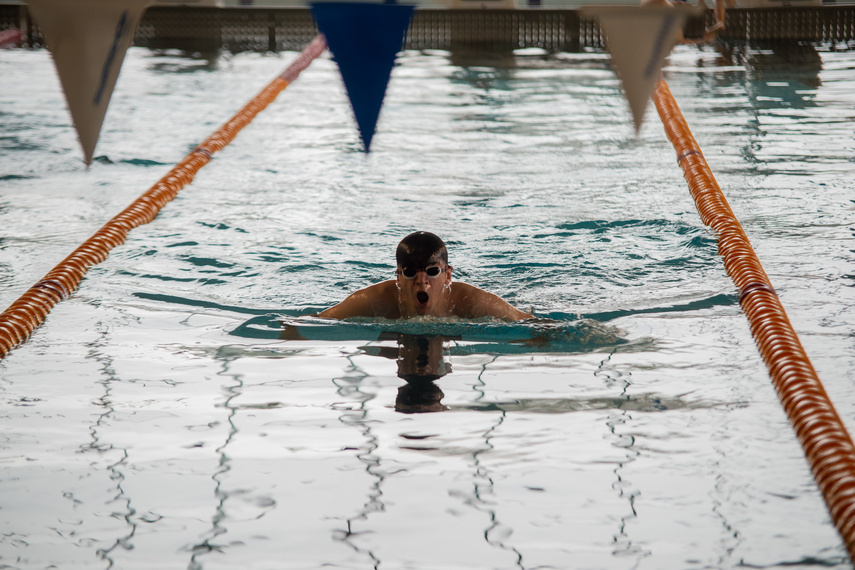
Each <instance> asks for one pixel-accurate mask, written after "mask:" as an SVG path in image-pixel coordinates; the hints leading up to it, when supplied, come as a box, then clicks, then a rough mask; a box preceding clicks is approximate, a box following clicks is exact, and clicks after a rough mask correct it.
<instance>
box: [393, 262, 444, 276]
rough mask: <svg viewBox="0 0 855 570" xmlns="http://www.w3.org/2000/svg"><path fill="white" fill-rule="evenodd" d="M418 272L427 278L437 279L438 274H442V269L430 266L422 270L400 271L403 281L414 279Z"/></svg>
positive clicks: (437, 266) (411, 268) (408, 269)
mask: <svg viewBox="0 0 855 570" xmlns="http://www.w3.org/2000/svg"><path fill="white" fill-rule="evenodd" d="M419 271H424V272H425V274H426V275H427V276H428V277H430V278H431V279H434V278H436V277H439V276H440V274H442V271H443V269H442V267H440V266H439V265H431V266H430V267H425V268H424V269H416V268H414V267H404V268H403V269H401V275H403V276H404V279H415V278H416V275H418V273H419Z"/></svg>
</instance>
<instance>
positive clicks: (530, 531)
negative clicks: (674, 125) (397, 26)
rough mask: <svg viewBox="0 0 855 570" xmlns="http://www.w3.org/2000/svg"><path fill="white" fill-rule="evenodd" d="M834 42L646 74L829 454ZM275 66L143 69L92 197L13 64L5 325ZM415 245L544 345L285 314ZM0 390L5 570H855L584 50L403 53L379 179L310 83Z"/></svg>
mask: <svg viewBox="0 0 855 570" xmlns="http://www.w3.org/2000/svg"><path fill="white" fill-rule="evenodd" d="M845 47H846V46H820V47H818V48H814V47H812V46H795V47H780V46H779V47H776V48H774V49H772V48H769V49H766V48H762V49H761V48H760V47H756V46H755V47H750V48H748V47H745V46H719V49H713V48H710V47H707V48H698V47H694V46H682V47H679V48H678V49H677V50H676V51H675V53H674V54H673V55H672V57H671V60H670V63H669V66H668V68H667V69H666V78H667V80H668V83H669V86H670V88H671V90H672V92H673V93H674V95H675V97H676V99H677V101H678V103H679V104H680V106H681V108H682V110H683V112H684V114H685V115H686V118H687V120H688V122H689V124H690V125H691V126H692V129H693V132H694V134H695V137H696V138H697V139H698V141H699V143H700V145H701V146H702V148H703V150H704V153H705V155H706V157H707V160H708V161H709V163H710V166H711V168H712V169H713V172H714V173H715V175H716V177H717V179H718V182H719V184H720V185H721V186H722V188H723V189H724V191H725V193H726V195H727V197H728V199H729V200H730V202H731V205H732V207H733V209H734V211H735V212H736V214H737V216H738V217H739V218H740V220H741V221H742V223H743V225H744V227H745V230H746V232H747V233H748V235H749V237H750V238H751V240H752V243H753V244H754V247H755V249H756V250H757V252H758V255H759V256H760V259H761V260H762V262H763V264H764V267H765V269H766V271H767V272H768V273H769V275H770V277H771V279H772V281H773V283H774V285H775V287H776V289H777V291H778V293H779V295H780V296H781V299H782V301H783V303H784V306H785V307H786V309H787V311H788V313H789V315H790V318H791V320H792V321H793V324H794V326H795V328H796V329H797V331H798V332H799V334H800V335H801V340H802V342H803V344H804V345H805V347H806V350H807V352H808V354H809V355H810V356H811V358H812V360H813V363H814V365H815V366H816V368H817V370H818V372H819V375H820V377H821V379H822V380H823V382H824V384H825V386H826V389H827V390H828V392H829V395H830V396H831V398H832V400H833V401H834V402H835V404H836V405H837V407H838V411H839V412H840V415H841V416H842V417H843V419H844V421H845V422H846V423H847V425H848V427H849V428H850V430H851V429H853V427H855V421H853V418H855V389H853V386H855V372H853V371H855V366H853V360H855V349H853V344H852V337H853V327H854V326H855V315H853V308H852V307H853V306H855V302H853V301H855V295H853V275H855V270H853V251H855V250H854V249H853V246H852V243H853V229H852V228H853V224H852V212H853V202H852V197H853V195H855V193H853V190H855V183H853V180H855V179H853V177H852V173H853V171H855V165H853V156H855V135H853V129H852V125H853V120H855V110H853V109H855V106H854V105H853V102H855V99H853V95H852V94H853V93H855V79H853V78H855V74H853V71H855V56H853V53H855V52H852V51H851V50H847V49H845ZM295 55H296V54H294V53H282V54H255V53H242V54H235V55H232V54H225V53H223V54H218V55H216V56H210V57H209V58H207V59H200V58H198V57H191V56H187V55H186V54H182V53H179V52H169V51H166V52H152V51H148V50H144V49H139V48H132V49H131V50H130V51H129V52H128V56H127V59H126V62H125V66H124V68H123V71H122V75H121V77H120V79H119V82H118V86H117V89H116V92H115V93H114V95H113V101H112V104H111V107H110V110H109V112H108V114H107V118H106V121H105V126H104V130H103V132H102V135H101V140H100V142H99V144H98V148H97V150H96V156H98V158H97V160H96V161H95V162H94V163H93V164H92V166H91V167H90V168H89V169H88V170H87V169H85V168H84V167H83V165H82V161H81V151H80V149H79V148H78V145H77V141H76V138H75V134H74V131H73V129H72V128H71V126H70V124H69V118H68V113H67V111H66V110H65V108H64V103H63V99H62V95H61V93H60V91H59V87H58V82H57V80H56V77H55V72H54V70H53V68H52V63H51V61H50V56H49V54H48V52H46V51H39V50H36V51H28V50H11V51H0V76H2V77H3V78H4V79H3V82H2V88H0V120H2V124H3V130H2V133H0V149H2V151H0V305H2V306H3V307H6V306H8V305H9V304H10V303H11V302H13V301H14V300H15V299H16V298H17V297H18V296H19V295H21V294H22V293H23V292H24V291H25V290H26V289H27V288H28V287H30V286H31V285H32V284H33V283H35V282H36V281H38V280H39V279H41V277H42V276H43V275H44V274H45V273H47V272H48V271H49V270H50V269H51V268H52V267H53V266H54V265H55V264H56V263H58V262H59V261H60V260H61V259H62V258H64V257H65V256H66V255H67V254H68V253H69V252H70V251H71V250H73V249H74V248H75V247H76V246H77V245H79V244H80V243H81V242H82V241H83V240H85V239H86V238H88V237H89V236H90V235H92V233H94V232H95V231H96V230H97V229H98V228H99V227H100V226H101V225H102V224H103V223H104V222H106V221H107V220H108V219H109V218H110V217H112V216H113V215H115V214H117V213H118V212H119V211H120V210H121V209H122V208H124V207H125V206H126V205H127V204H129V203H130V202H131V201H133V200H134V199H135V198H136V197H137V196H139V195H140V194H141V193H142V192H143V191H145V190H146V189H147V188H149V187H150V186H151V185H152V184H154V183H155V182H156V181H157V180H158V179H159V178H160V177H161V176H162V175H163V174H165V173H166V172H167V171H168V170H169V168H171V166H172V165H173V164H175V163H176V162H177V161H179V160H180V159H181V158H182V157H183V156H184V155H185V154H186V153H187V152H189V151H190V150H191V149H192V148H193V147H194V146H195V145H196V144H198V143H199V142H201V141H202V140H203V139H204V138H205V137H207V136H208V135H209V134H210V133H211V132H212V131H213V130H214V129H215V128H216V127H217V126H218V125H219V124H221V123H223V122H224V121H226V120H227V119H228V118H229V117H230V116H231V115H232V114H233V113H234V112H235V111H236V110H237V109H238V108H240V106H242V105H243V104H244V103H245V102H246V101H248V100H249V99H250V98H251V97H252V96H253V95H254V94H255V93H257V92H258V91H260V90H261V88H262V87H263V86H264V85H265V84H266V83H267V82H268V81H270V80H271V79H272V78H273V77H274V76H276V75H277V74H278V73H279V72H280V71H281V70H282V69H284V67H286V66H287V65H288V63H289V62H290V61H292V60H293V58H294V57H295ZM417 229H424V230H429V231H433V232H435V233H437V234H439V235H441V236H442V237H443V238H444V239H445V240H446V242H447V243H448V245H449V249H450V256H451V264H452V265H453V266H454V277H455V279H460V280H465V281H468V282H471V283H473V284H475V285H478V286H481V287H484V288H487V289H489V290H491V291H494V292H496V293H497V294H500V295H502V296H503V297H505V298H506V299H508V300H509V301H510V302H512V303H513V304H515V305H517V306H519V307H521V308H524V309H526V310H528V309H531V310H533V311H534V312H535V314H536V315H537V316H538V317H540V318H542V319H550V320H551V321H553V322H554V324H552V325H550V326H545V325H544V324H543V323H540V324H538V325H525V324H523V325H502V324H498V323H491V322H480V323H451V324H449V323H403V324H402V323H397V324H395V323H382V322H362V323H359V322H357V323H341V324H334V323H320V322H318V321H317V320H313V319H312V318H311V317H308V316H307V315H309V314H311V313H314V312H316V311H318V310H320V309H322V308H324V307H327V306H330V305H332V304H333V303H335V302H337V301H338V300H340V299H342V298H343V297H344V296H345V295H347V294H348V293H349V292H351V291H353V290H354V289H356V288H359V287H363V286H366V285H369V284H371V283H374V282H377V281H379V280H382V279H386V278H390V277H392V275H393V272H394V265H393V263H394V261H393V250H394V246H395V245H396V244H397V242H398V240H400V238H401V237H403V236H404V235H406V234H407V233H409V232H410V231H413V230H417ZM281 322H285V323H288V324H291V325H294V326H298V327H302V328H303V332H304V334H303V335H302V336H303V340H297V339H294V338H281V335H280V334H279V330H278V328H277V327H278V326H279V325H278V323H281ZM431 376H433V377H435V378H434V379H433V380H434V381H433V382H432V381H431V379H430V378H429V377H431ZM408 379H409V383H408V382H407V380H408ZM0 390H2V398H3V402H4V404H5V405H4V407H3V410H4V412H3V415H4V417H3V425H4V427H3V432H2V438H3V439H2V441H3V449H2V455H0V479H2V488H0V489H2V490H0V508H2V512H3V513H5V516H4V517H3V518H2V520H1V521H0V525H2V529H0V560H2V563H3V564H5V565H8V566H10V567H21V568H41V567H46V566H50V565H55V566H56V567H60V568H109V567H116V568H151V567H154V566H159V567H163V568H185V567H186V568H206V569H211V568H235V567H246V568H273V567H276V568H300V569H305V568H319V567H337V568H424V569H435V568H467V569H472V568H485V569H487V568H490V569H492V568H529V569H533V568H590V569H602V568H609V569H624V568H627V569H629V568H649V569H663V568H669V569H670V568H673V569H686V568H736V567H763V568H782V569H783V568H809V567H816V566H821V567H833V568H849V567H850V564H849V562H848V558H847V556H846V552H845V549H844V548H843V546H842V544H841V542H840V539H839V537H838V535H837V534H836V532H835V530H834V528H833V526H832V525H831V523H830V521H829V517H828V514H827V512H826V509H825V506H824V503H823V501H822V498H821V496H820V495H819V493H818V491H817V489H816V485H815V484H814V482H813V479H812V477H811V475H810V473H809V470H808V468H807V465H806V462H805V460H804V458H803V454H802V451H801V448H800V447H799V445H798V443H797V441H796V440H795V438H794V436H793V432H792V430H791V428H790V427H789V425H788V423H787V420H786V417H785V416H784V413H783V412H782V410H781V407H780V405H779V403H778V401H777V399H776V396H775V394H774V390H773V389H772V387H771V385H770V382H769V378H768V375H767V373H766V370H765V368H764V366H763V363H762V362H761V360H760V358H759V356H758V353H757V350H756V349H755V347H754V345H753V341H752V339H751V336H750V333H749V330H748V326H747V323H746V321H745V318H744V316H743V315H742V314H741V312H740V309H739V306H738V304H737V302H736V296H735V291H734V288H733V285H732V283H731V281H730V279H729V278H728V277H727V275H726V274H725V272H724V270H723V267H722V264H721V260H720V258H719V257H718V256H717V252H716V242H715V239H714V236H713V235H712V234H711V232H710V231H709V230H708V229H707V228H705V227H704V226H703V225H702V224H701V222H700V219H699V217H698V214H697V212H696V211H695V209H694V205H693V204H692V201H691V199H690V197H689V195H688V191H687V189H686V183H685V181H684V180H683V178H682V173H681V171H680V170H679V168H678V167H677V165H676V163H675V156H674V151H673V149H672V148H671V147H670V144H669V143H668V142H667V140H666V139H665V136H664V133H663V130H662V127H661V125H660V123H659V121H658V118H657V116H656V114H655V111H654V110H653V109H652V108H651V109H649V110H648V114H647V116H646V121H645V124H644V126H643V127H642V129H641V132H640V133H639V134H638V135H637V136H636V135H635V133H634V132H633V129H632V127H631V126H630V119H629V112H628V110H627V107H626V104H625V102H624V100H623V99H622V97H621V95H620V87H619V84H618V82H617V80H616V78H615V76H614V74H613V73H612V71H611V70H610V68H609V66H608V58H607V56H606V55H604V54H602V53H596V52H586V53H579V54H545V53H541V52H538V51H536V50H526V51H521V52H518V53H508V54H504V55H496V54H491V55H490V56H483V55H481V56H478V55H473V54H456V53H455V54H452V53H447V52H424V53H418V52H405V53H404V54H402V56H401V58H400V60H399V64H398V66H397V67H396V68H395V70H394V72H393V78H392V82H391V85H390V89H389V92H388V95H387V99H386V104H385V106H384V109H383V111H382V114H381V117H380V122H379V125H378V131H377V135H376V136H375V138H374V141H373V143H372V152H371V154H370V155H367V156H366V155H365V154H364V153H362V152H361V144H360V142H359V139H358V135H357V133H356V130H355V127H354V126H353V120H352V117H351V113H350V110H349V108H348V104H347V101H346V97H345V94H344V90H343V87H342V85H341V82H340V79H339V78H338V75H337V71H336V68H335V64H334V63H333V62H332V61H331V60H330V59H329V58H328V57H326V56H325V57H324V58H323V59H321V60H318V61H316V62H314V63H313V64H312V65H311V67H310V68H309V69H308V70H307V71H306V72H304V73H303V74H302V75H301V76H300V78H299V79H298V80H297V81H296V82H294V83H293V84H292V85H291V86H289V88H288V89H287V90H286V91H285V92H283V94H282V95H280V97H279V98H278V99H277V101H276V102H275V103H274V104H273V105H272V106H271V107H270V108H268V109H267V110H266V111H264V112H263V113H262V114H261V115H260V116H259V117H258V118H257V119H256V120H255V121H254V122H253V123H252V124H251V125H250V126H249V127H247V128H246V129H245V130H244V131H243V132H242V133H241V134H240V135H239V137H238V138H237V140H236V141H235V142H234V143H232V144H231V145H230V146H229V147H227V148H226V149H225V150H224V151H222V152H220V153H218V154H217V155H215V158H214V160H213V161H212V162H211V163H210V164H209V165H208V166H206V167H205V168H204V169H202V171H200V173H199V175H198V176H197V177H196V179H195V181H194V182H193V183H192V185H190V186H188V187H187V188H186V189H184V190H183V191H182V192H181V193H180V194H179V196H178V198H177V199H176V200H175V201H174V202H172V203H170V204H169V205H168V206H167V207H166V208H165V209H164V210H163V211H162V212H161V214H160V215H159V216H158V218H157V219H156V220H155V221H154V222H152V223H151V224H148V225H146V226H144V227H141V228H138V229H135V230H134V231H133V232H132V233H131V234H130V236H129V239H128V241H127V242H126V243H125V244H124V245H122V246H120V247H118V248H116V249H115V250H114V251H113V253H112V254H111V255H110V257H109V258H108V259H107V260H106V261H105V262H104V263H102V264H100V265H99V266H97V267H95V268H94V269H92V270H91V271H90V272H89V274H88V276H87V278H86V279H85V280H84V282H83V283H82V284H81V286H80V288H79V289H78V290H77V291H76V292H75V293H74V295H73V296H72V297H71V298H70V299H68V300H66V301H64V302H63V303H61V304H59V305H58V306H57V307H56V308H55V309H54V310H53V312H52V313H51V314H50V316H49V317H48V319H47V321H46V322H45V324H44V325H42V326H41V327H40V328H39V329H38V330H37V331H36V333H35V334H34V335H33V337H32V338H31V339H30V340H29V341H28V342H27V343H26V344H25V345H23V346H22V347H20V348H18V349H16V350H15V351H14V352H13V353H11V354H10V355H9V356H8V357H7V358H6V359H5V360H3V361H2V363H0ZM426 411H435V412H436V413H416V412H426Z"/></svg>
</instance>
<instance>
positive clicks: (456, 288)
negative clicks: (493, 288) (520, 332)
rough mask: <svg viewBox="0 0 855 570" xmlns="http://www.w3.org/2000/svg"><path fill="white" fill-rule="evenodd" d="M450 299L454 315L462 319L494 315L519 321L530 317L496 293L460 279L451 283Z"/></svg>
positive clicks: (498, 317)
mask: <svg viewBox="0 0 855 570" xmlns="http://www.w3.org/2000/svg"><path fill="white" fill-rule="evenodd" d="M451 301H452V306H453V312H454V316H457V317H461V318H464V319H477V318H480V317H495V318H497V319H504V320H508V321H519V320H522V319H529V318H532V316H531V315H530V314H529V313H526V312H523V311H520V310H519V309H517V308H515V307H513V306H512V305H511V304H510V303H508V302H507V301H505V300H504V299H502V298H501V297H499V296H498V295H496V294H494V293H490V292H489V291H485V290H484V289H480V288H478V287H476V286H474V285H470V284H468V283H463V282H462V281H455V282H454V283H452V285H451Z"/></svg>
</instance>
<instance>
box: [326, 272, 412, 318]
mask: <svg viewBox="0 0 855 570" xmlns="http://www.w3.org/2000/svg"><path fill="white" fill-rule="evenodd" d="M318 316H319V317H323V318H327V319H347V318H350V317H382V318H387V319H397V318H398V317H399V316H400V315H399V309H398V287H397V285H396V284H395V281H394V280H389V281H383V282H382V283H375V284H374V285H370V286H368V287H366V288H365V289H360V290H359V291H356V292H355V293H352V294H351V295H350V296H349V297H347V298H346V299H345V300H344V301H342V302H341V303H339V304H337V305H334V306H332V307H330V308H329V309H325V310H323V311H321V312H320V313H318Z"/></svg>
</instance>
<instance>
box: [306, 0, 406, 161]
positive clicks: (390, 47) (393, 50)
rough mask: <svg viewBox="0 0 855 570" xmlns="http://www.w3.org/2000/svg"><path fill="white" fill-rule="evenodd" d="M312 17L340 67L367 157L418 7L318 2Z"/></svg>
mask: <svg viewBox="0 0 855 570" xmlns="http://www.w3.org/2000/svg"><path fill="white" fill-rule="evenodd" d="M312 14H314V16H315V21H316V22H317V24H318V30H319V31H320V32H321V33H322V34H323V35H324V36H325V37H326V40H327V45H328V46H329V48H330V51H331V52H332V54H333V59H335V61H336V63H337V64H338V69H339V71H340V72H341V77H342V79H343V80H344V87H345V89H346V90H347V96H348V97H349V98H350V105H351V107H353V114H354V115H356V124H357V126H358V127H359V135H360V136H361V137H362V143H363V144H364V145H365V152H368V150H369V149H370V147H371V139H372V138H373V137H374V130H375V128H376V126H377V118H378V117H379V116H380V107H381V106H382V105H383V97H384V96H385V95H386V86H387V85H388V83H389V76H390V75H391V73H392V67H393V66H394V65H395V57H396V56H397V54H398V52H399V51H400V50H401V48H402V47H403V45H404V38H405V36H406V33H407V28H408V27H409V24H410V18H411V17H412V14H413V6H404V5H400V4H367V3H356V2H318V3H315V4H312Z"/></svg>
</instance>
